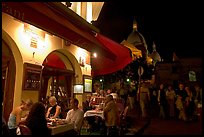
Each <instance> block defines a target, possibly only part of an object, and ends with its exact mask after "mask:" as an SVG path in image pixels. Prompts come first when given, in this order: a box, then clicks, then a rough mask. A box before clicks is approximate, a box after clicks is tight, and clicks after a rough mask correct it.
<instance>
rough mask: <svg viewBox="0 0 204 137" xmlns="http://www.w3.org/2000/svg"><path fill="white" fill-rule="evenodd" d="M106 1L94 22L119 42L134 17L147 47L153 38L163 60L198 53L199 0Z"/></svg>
mask: <svg viewBox="0 0 204 137" xmlns="http://www.w3.org/2000/svg"><path fill="white" fill-rule="evenodd" d="M142 1H143V2H141V0H135V1H132V2H131V1H127V2H125V1H123V2H122V1H114V2H113V1H112V2H105V3H104V7H103V8H102V11H101V13H100V15H99V18H98V20H97V21H96V23H95V26H96V27H98V28H99V29H100V32H101V33H102V34H104V35H105V36H107V37H109V38H111V39H113V40H114V41H116V42H118V43H120V42H122V41H123V40H124V39H127V37H128V35H129V34H130V33H131V32H132V24H133V19H134V17H135V18H136V21H137V23H138V31H139V32H140V33H141V34H142V35H143V36H144V38H145V40H146V43H147V45H148V50H149V52H150V53H151V52H152V42H153V41H154V42H155V44H156V46H157V51H158V52H159V54H160V56H161V57H162V58H164V59H165V60H171V59H172V53H173V51H174V52H175V53H176V54H177V56H178V57H180V58H183V57H200V56H201V52H202V49H201V48H202V45H203V41H201V40H202V39H203V38H202V37H203V36H204V35H202V34H201V32H203V31H201V27H202V26H201V25H202V23H201V19H202V18H203V17H204V16H203V12H201V10H202V8H201V5H202V4H201V3H196V2H195V1H196V0H195V1H184V2H179V3H178V2H176V0H171V1H168V0H167V1H166V0H165V1H161V0H159V1H158V0H142Z"/></svg>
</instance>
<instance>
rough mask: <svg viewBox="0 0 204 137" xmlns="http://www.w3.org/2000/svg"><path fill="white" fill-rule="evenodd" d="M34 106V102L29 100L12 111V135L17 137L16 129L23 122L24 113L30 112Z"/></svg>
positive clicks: (10, 120) (9, 126)
mask: <svg viewBox="0 0 204 137" xmlns="http://www.w3.org/2000/svg"><path fill="white" fill-rule="evenodd" d="M32 105H33V101H32V100H31V99H27V100H26V101H25V102H24V101H23V102H22V104H21V105H20V106H18V107H16V108H14V109H13V110H12V112H11V113H10V115H9V119H8V128H9V131H10V134H11V135H16V129H17V127H18V125H19V124H20V122H21V118H22V113H23V111H29V110H30V108H31V106H32Z"/></svg>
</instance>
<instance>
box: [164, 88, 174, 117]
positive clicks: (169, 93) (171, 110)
mask: <svg viewBox="0 0 204 137" xmlns="http://www.w3.org/2000/svg"><path fill="white" fill-rule="evenodd" d="M166 97H167V102H168V105H169V117H170V118H173V117H174V116H175V112H174V110H175V108H174V104H175V98H176V93H175V91H174V89H173V87H172V86H171V85H169V86H168V89H167V92H166Z"/></svg>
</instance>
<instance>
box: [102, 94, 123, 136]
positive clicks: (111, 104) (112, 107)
mask: <svg viewBox="0 0 204 137" xmlns="http://www.w3.org/2000/svg"><path fill="white" fill-rule="evenodd" d="M104 118H105V125H106V127H107V135H118V132H117V126H119V118H120V117H119V112H118V108H117V106H116V103H115V101H114V99H113V96H112V95H108V96H107V97H106V101H105V108H104Z"/></svg>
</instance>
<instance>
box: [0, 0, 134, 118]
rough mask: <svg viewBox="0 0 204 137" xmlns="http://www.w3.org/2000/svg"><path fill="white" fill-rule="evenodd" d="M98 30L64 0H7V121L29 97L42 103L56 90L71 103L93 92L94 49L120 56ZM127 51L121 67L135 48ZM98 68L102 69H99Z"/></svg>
mask: <svg viewBox="0 0 204 137" xmlns="http://www.w3.org/2000/svg"><path fill="white" fill-rule="evenodd" d="M93 32H94V33H93ZM96 33H99V30H98V29H97V28H95V27H94V26H92V25H91V24H90V23H88V22H87V21H86V20H84V19H83V18H81V17H80V16H78V15H77V14H76V13H75V12H73V11H72V10H70V9H69V8H68V7H67V6H66V5H64V4H62V3H60V2H2V112H3V115H4V118H5V120H6V121H7V120H8V117H9V114H10V112H11V111H12V109H13V108H14V107H16V106H18V105H20V104H21V101H22V100H26V99H27V98H31V99H32V100H33V102H37V101H45V100H46V98H47V97H48V96H51V95H55V96H58V97H59V98H58V99H59V100H60V101H61V102H63V101H65V102H64V103H65V104H66V103H67V101H68V99H69V98H71V97H76V98H78V99H79V102H80V103H79V105H82V101H83V100H84V99H85V97H86V95H87V94H91V93H92V77H93V74H94V71H93V69H94V68H93V67H92V64H91V62H92V60H93V55H92V54H93V53H94V52H95V51H96V52H97V53H98V55H99V56H100V58H99V59H102V60H104V59H103V58H105V59H106V61H107V60H110V61H112V62H114V59H117V60H119V58H117V56H116V55H115V54H114V53H113V52H111V51H110V50H109V49H108V48H107V47H106V46H104V43H101V42H100V40H97V39H96V37H95V34H96ZM122 48H124V47H122ZM122 50H123V51H124V49H122ZM125 50H126V51H127V55H128V59H126V63H124V64H123V65H120V67H121V68H122V67H123V66H124V65H126V64H128V63H129V62H130V61H131V55H129V54H130V51H129V50H128V49H127V48H125ZM123 58H124V57H123ZM95 62H97V61H95ZM107 62H108V61H107ZM107 65H108V64H107ZM96 67H97V66H96ZM103 69H104V68H103ZM116 69H118V68H116ZM112 71H114V70H111V71H109V73H110V72H112ZM102 72H104V73H105V72H108V70H107V71H104V70H102ZM97 73H98V74H103V73H100V69H98V70H97Z"/></svg>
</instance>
